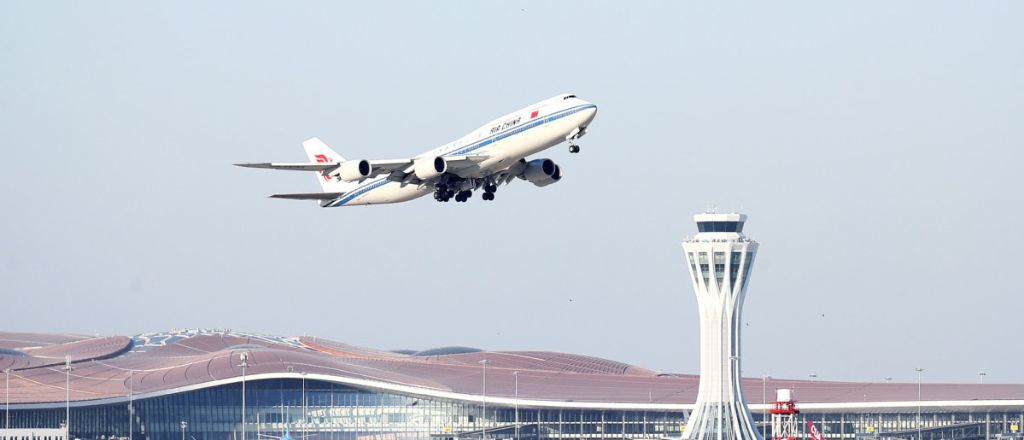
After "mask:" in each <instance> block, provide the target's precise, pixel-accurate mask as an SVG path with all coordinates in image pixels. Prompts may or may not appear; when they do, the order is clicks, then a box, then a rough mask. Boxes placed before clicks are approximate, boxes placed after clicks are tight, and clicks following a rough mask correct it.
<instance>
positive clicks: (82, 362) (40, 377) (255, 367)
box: [0, 330, 1024, 410]
mask: <svg viewBox="0 0 1024 440" xmlns="http://www.w3.org/2000/svg"><path fill="white" fill-rule="evenodd" d="M0 347H2V348H5V349H6V350H4V351H0V369H8V368H9V369H11V378H10V384H11V390H10V391H11V392H10V396H11V403H12V404H15V405H29V406H36V405H43V406H46V405H47V404H55V403H63V401H64V396H65V388H64V386H65V385H64V384H65V371H64V359H65V356H70V358H71V362H72V372H71V393H70V395H71V399H72V400H73V401H75V402H77V404H78V405H88V404H95V403H103V402H114V401H121V400H125V399H126V398H127V393H128V390H129V380H131V381H132V384H131V389H132V390H133V393H134V396H135V398H145V397H149V396H157V395H164V394H171V393H175V392H181V391H186V390H191V389H197V388H204V387H211V386H217V385H221V384H225V383H233V382H238V381H240V380H241V375H242V369H241V367H240V366H239V355H240V354H241V353H242V352H248V353H249V361H248V368H247V371H246V375H247V376H248V378H249V379H250V380H259V379H263V378H275V377H300V375H302V374H306V375H307V377H308V378H310V379H316V380H324V381H329V382H336V383H344V384H350V385H353V386H356V387H360V388H365V389H378V390H390V391H393V392H398V393H405V394H411V395H422V396H425V397H435V398H446V399H457V400H468V401H480V400H483V398H482V397H481V396H480V395H479V393H480V388H481V374H482V373H481V366H480V361H481V360H484V359H486V360H487V361H488V366H487V398H486V400H487V401H488V402H493V403H496V404H509V405H511V404H512V402H513V398H514V397H515V394H514V393H515V381H516V376H518V385H519V387H518V389H519V394H518V398H519V403H520V405H522V406H538V407H540V406H552V407H557V406H561V407H607V408H658V409H670V408H678V409H682V408H686V407H688V406H689V405H691V404H692V403H693V401H694V400H695V399H696V395H697V387H698V378H697V376H694V375H667V374H658V373H657V372H656V371H653V370H650V369H646V368H643V367H638V366H634V365H629V364H625V363H622V362H616V361H612V360H607V359H601V358H596V357H591V356H583V355H576V354H567V353H553V352H544V351H475V352H466V353H455V354H438V355H429V356H422V355H420V356H417V355H406V354H401V353H396V352H390V351H383V350H376V349H371V348H364V347H357V346H353V345H349V344H344V343H340V342H334V341H330V340H325V339H321V338H309V337H302V338H280V337H272V336H263V335H252V334H245V333H237V332H231V331H203V330H178V331H174V332H168V333H152V334H147V335H140V336H136V337H133V338H129V337H125V336H111V337H79V336H76V337H68V336H59V335H32V334H18V333H0ZM15 353H21V354H15ZM744 385H745V386H744V388H745V392H746V395H747V396H749V397H750V400H751V401H752V402H751V403H755V402H757V400H758V399H757V397H754V396H759V395H760V394H761V391H762V388H761V387H762V382H761V379H760V378H751V379H745V382H744ZM769 388H770V389H776V388H791V389H794V390H796V395H797V397H798V398H799V399H800V400H801V407H802V408H804V409H815V408H817V409H819V410H830V409H832V410H837V409H841V408H850V407H872V408H879V409H880V410H881V409H884V408H902V407H909V406H912V407H913V408H915V409H916V407H917V384H903V383H855V382H826V381H816V382H811V381H805V380H778V379H772V380H771V382H770V384H769ZM922 398H923V400H924V401H926V402H932V403H931V404H929V403H926V404H925V406H926V407H928V406H958V405H959V406H963V405H997V406H998V405H1010V404H1012V405H1020V406H1024V385H973V384H925V385H924V386H923V387H922ZM971 402H974V403H971ZM752 409H759V405H752Z"/></svg>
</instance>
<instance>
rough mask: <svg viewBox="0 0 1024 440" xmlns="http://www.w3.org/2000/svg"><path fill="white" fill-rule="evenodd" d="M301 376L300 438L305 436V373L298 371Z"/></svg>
mask: <svg viewBox="0 0 1024 440" xmlns="http://www.w3.org/2000/svg"><path fill="white" fill-rule="evenodd" d="M299 376H302V436H303V437H305V436H306V372H305V371H300V372H299Z"/></svg>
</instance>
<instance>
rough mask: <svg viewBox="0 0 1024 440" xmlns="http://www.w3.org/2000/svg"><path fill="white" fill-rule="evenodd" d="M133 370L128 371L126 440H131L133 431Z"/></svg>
mask: <svg viewBox="0 0 1024 440" xmlns="http://www.w3.org/2000/svg"><path fill="white" fill-rule="evenodd" d="M134 384H135V370H128V440H132V431H134V430H135V400H134V399H135V396H134V395H135V393H134V391H135V388H134V386H135V385H134Z"/></svg>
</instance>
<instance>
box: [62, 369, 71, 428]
mask: <svg viewBox="0 0 1024 440" xmlns="http://www.w3.org/2000/svg"><path fill="white" fill-rule="evenodd" d="M64 371H65V372H66V373H65V378H64V380H65V382H64V435H65V437H64V438H66V439H71V355H70V354H67V355H64Z"/></svg>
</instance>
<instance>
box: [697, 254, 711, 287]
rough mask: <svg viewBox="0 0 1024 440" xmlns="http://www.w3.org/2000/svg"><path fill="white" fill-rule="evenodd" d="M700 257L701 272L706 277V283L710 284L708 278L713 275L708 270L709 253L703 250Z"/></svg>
mask: <svg viewBox="0 0 1024 440" xmlns="http://www.w3.org/2000/svg"><path fill="white" fill-rule="evenodd" d="M698 258H699V261H700V274H701V276H702V277H704V285H705V286H706V285H708V278H709V277H710V275H711V272H710V271H709V270H708V253H707V252H701V253H700V255H699V256H698Z"/></svg>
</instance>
